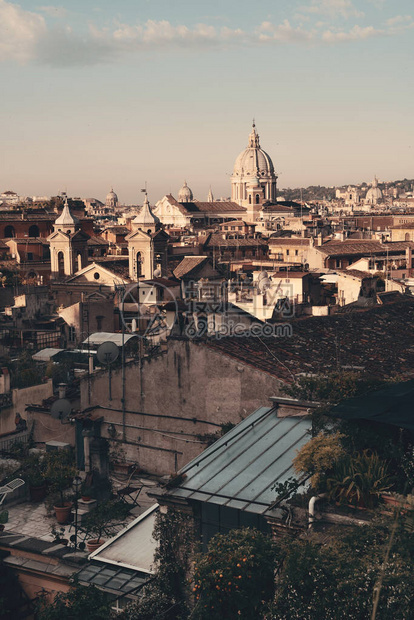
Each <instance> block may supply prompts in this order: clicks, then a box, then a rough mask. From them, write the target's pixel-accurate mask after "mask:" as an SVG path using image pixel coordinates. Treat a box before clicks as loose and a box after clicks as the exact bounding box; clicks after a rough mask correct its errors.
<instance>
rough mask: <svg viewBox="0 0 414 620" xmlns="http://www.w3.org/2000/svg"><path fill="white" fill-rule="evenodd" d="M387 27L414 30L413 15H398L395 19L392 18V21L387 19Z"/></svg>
mask: <svg viewBox="0 0 414 620" xmlns="http://www.w3.org/2000/svg"><path fill="white" fill-rule="evenodd" d="M386 23H387V26H389V27H390V28H395V27H396V28H400V29H406V28H412V26H413V23H414V19H413V18H412V16H411V15H396V16H395V17H391V18H390V19H387V22H386Z"/></svg>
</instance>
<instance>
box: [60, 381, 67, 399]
mask: <svg viewBox="0 0 414 620" xmlns="http://www.w3.org/2000/svg"><path fill="white" fill-rule="evenodd" d="M65 396H66V383H59V398H65Z"/></svg>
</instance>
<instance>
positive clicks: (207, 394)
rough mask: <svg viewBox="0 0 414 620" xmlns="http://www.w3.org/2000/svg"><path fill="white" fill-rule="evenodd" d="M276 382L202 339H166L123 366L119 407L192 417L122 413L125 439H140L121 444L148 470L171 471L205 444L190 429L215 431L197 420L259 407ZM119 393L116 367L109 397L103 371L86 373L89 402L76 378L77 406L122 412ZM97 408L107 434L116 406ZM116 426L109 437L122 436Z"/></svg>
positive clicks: (234, 416) (238, 415)
mask: <svg viewBox="0 0 414 620" xmlns="http://www.w3.org/2000/svg"><path fill="white" fill-rule="evenodd" d="M280 385H281V383H280V382H279V381H278V380H277V379H276V378H275V377H272V376H271V375H269V374H267V373H264V372H263V371H259V370H257V369H255V368H254V367H253V366H250V365H249V364H245V363H242V362H239V361H237V360H235V359H233V358H231V357H228V356H225V355H221V354H220V353H218V352H217V351H215V350H213V349H211V348H209V347H208V346H206V345H204V344H200V343H195V342H189V341H181V340H170V341H169V343H168V350H167V352H166V353H165V354H164V355H163V356H161V357H159V358H155V359H153V360H151V361H144V363H143V365H142V368H141V369H140V366H139V364H133V365H127V366H126V369H125V409H126V410H127V411H134V412H145V413H152V414H164V415H165V414H167V415H172V416H182V417H186V418H191V421H185V420H173V419H163V418H159V417H147V416H144V415H140V414H139V413H127V414H126V424H127V425H130V426H131V427H133V428H126V438H127V441H131V442H135V443H136V444H140V445H139V446H138V445H126V446H124V448H125V450H126V454H127V456H128V458H129V459H131V460H132V461H134V462H138V463H139V465H140V466H141V467H142V468H143V469H145V470H148V471H150V472H152V473H156V474H159V475H161V474H166V473H171V472H173V471H175V470H176V469H177V468H180V467H182V466H183V465H184V464H185V463H187V462H188V461H189V460H190V459H191V458H193V457H194V456H196V455H197V454H199V453H200V452H201V451H202V450H203V449H204V447H205V446H206V443H205V442H201V443H200V439H199V437H197V435H199V434H205V433H215V432H216V431H217V430H218V428H217V427H216V426H213V425H212V424H203V423H201V422H199V421H200V420H206V421H208V422H214V423H216V424H223V423H226V422H232V423H233V424H237V423H238V422H239V421H240V420H241V419H243V418H244V417H246V416H247V415H249V414H250V413H252V412H253V411H254V410H255V409H257V408H258V407H261V406H266V405H267V404H268V402H269V401H268V399H269V397H270V396H273V395H275V394H277V393H279V388H280ZM121 397H122V377H121V370H117V371H113V373H112V401H109V386H108V375H107V374H106V373H99V374H96V375H95V376H94V377H92V378H91V385H90V402H89V398H88V379H85V380H83V381H82V385H81V407H82V409H83V408H86V407H89V406H91V405H93V404H100V405H102V406H105V407H111V408H113V409H118V410H121V409H122V403H121ZM99 413H100V414H102V415H103V417H104V419H105V422H106V424H104V425H103V435H104V436H107V429H108V425H107V423H109V422H113V423H114V424H121V422H122V413H121V412H115V411H105V410H99ZM193 418H194V421H193ZM138 427H140V428H138ZM115 429H116V432H117V434H116V439H121V438H122V426H115ZM149 429H152V430H149ZM154 431H157V432H154ZM142 444H146V446H152V447H143V445H142Z"/></svg>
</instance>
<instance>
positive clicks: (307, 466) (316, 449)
mask: <svg viewBox="0 0 414 620" xmlns="http://www.w3.org/2000/svg"><path fill="white" fill-rule="evenodd" d="M342 437H343V436H342V435H341V434H340V433H334V434H333V435H325V434H324V433H319V434H318V435H317V436H316V437H313V439H310V440H309V441H308V442H307V443H306V444H305V445H304V446H302V448H301V449H300V450H299V452H298V454H297V456H296V457H295V458H294V459H293V466H294V468H295V471H296V472H297V473H305V474H310V475H311V476H312V477H311V484H312V487H313V488H314V489H315V491H325V489H326V476H327V474H329V472H330V471H332V469H333V467H334V465H335V464H336V463H337V462H338V461H339V460H340V459H341V458H343V457H344V456H345V451H344V449H343V447H342V444H341V439H342Z"/></svg>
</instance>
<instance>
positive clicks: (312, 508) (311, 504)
mask: <svg viewBox="0 0 414 620" xmlns="http://www.w3.org/2000/svg"><path fill="white" fill-rule="evenodd" d="M324 497H326V493H320V494H319V495H313V497H311V498H310V500H309V507H308V513H309V517H308V529H309V530H311V529H312V528H313V524H314V522H315V520H316V519H315V504H316V502H317V501H319V500H320V499H323V498H324Z"/></svg>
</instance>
